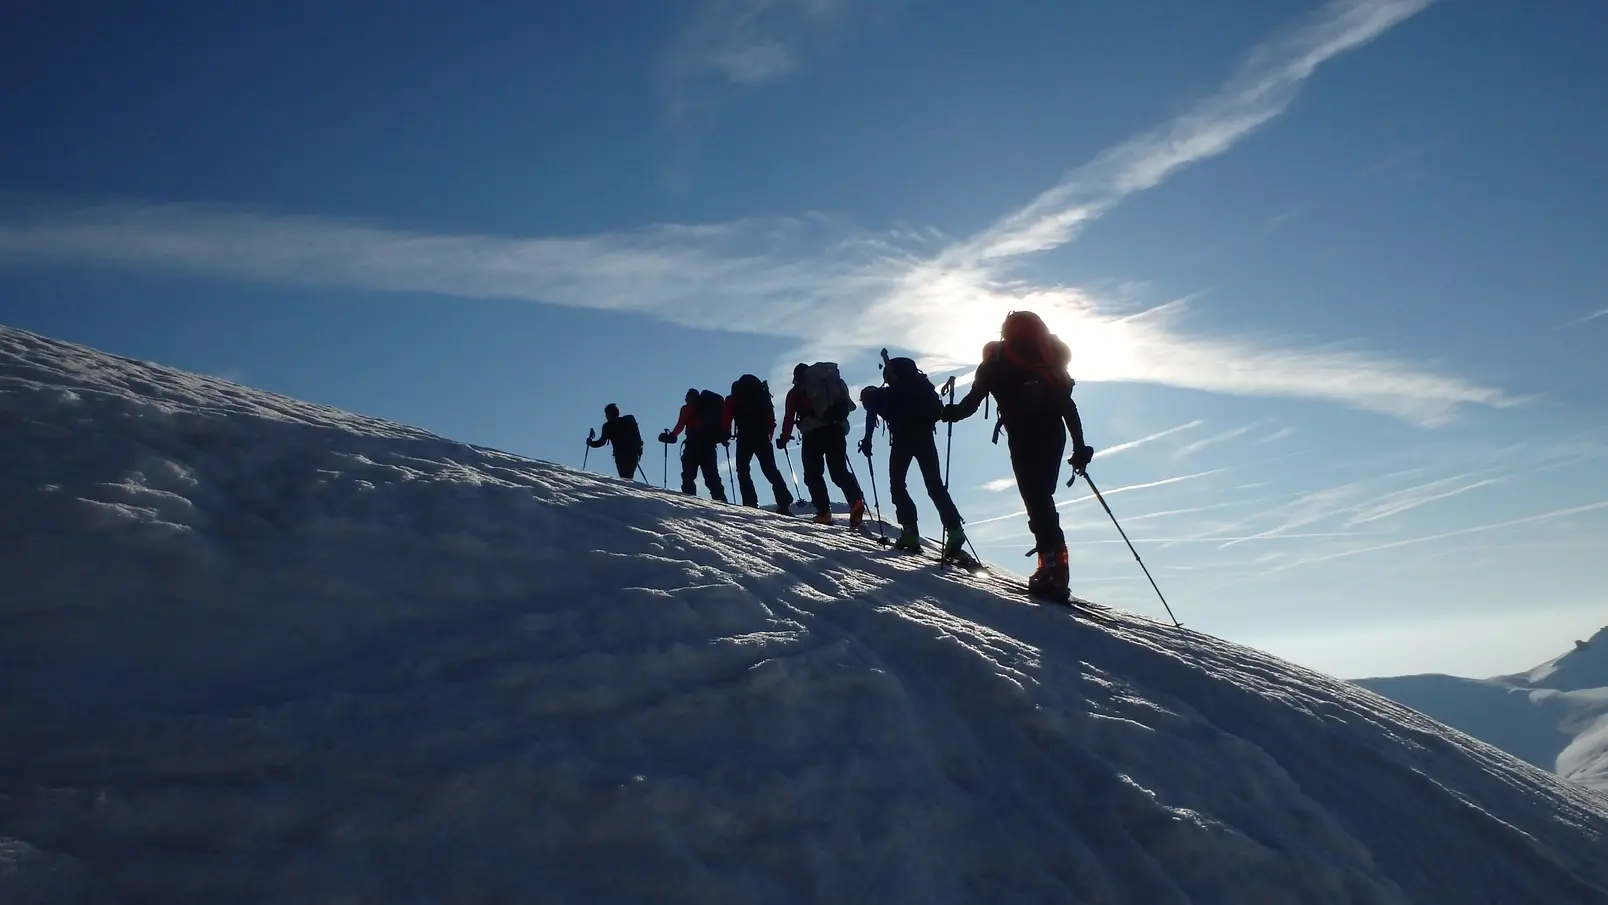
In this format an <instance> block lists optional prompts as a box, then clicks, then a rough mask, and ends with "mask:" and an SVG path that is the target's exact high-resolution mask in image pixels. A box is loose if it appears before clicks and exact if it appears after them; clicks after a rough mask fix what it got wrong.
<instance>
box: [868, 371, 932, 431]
mask: <svg viewBox="0 0 1608 905" xmlns="http://www.w3.org/2000/svg"><path fill="white" fill-rule="evenodd" d="M882 373H883V379H884V380H887V378H888V377H890V376H891V377H892V378H893V380H891V381H889V384H888V391H889V392H888V393H887V394H885V398H887V399H888V401H889V403H890V405H889V408H890V411H889V412H888V413H887V415H886V416H885V417H887V418H888V420H889V421H897V422H900V423H902V424H920V425H923V426H926V425H932V424H937V423H938V419H939V417H940V416H942V415H943V413H944V401H943V400H942V399H940V398H939V396H938V389H937V388H936V387H934V386H933V385H932V381H931V380H930V379H928V377H927V375H926V374H925V373H923V372H922V370H921V369H920V368H918V367H916V362H915V359H912V358H890V359H888V363H887V364H886V365H885V366H884V367H883V371H882Z"/></svg>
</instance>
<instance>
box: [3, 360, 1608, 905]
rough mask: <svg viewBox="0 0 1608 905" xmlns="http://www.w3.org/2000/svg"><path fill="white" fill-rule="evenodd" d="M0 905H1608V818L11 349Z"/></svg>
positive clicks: (850, 572) (1275, 679)
mask: <svg viewBox="0 0 1608 905" xmlns="http://www.w3.org/2000/svg"><path fill="white" fill-rule="evenodd" d="M0 436H3V437H4V442H3V443H0V576H4V577H3V588H4V594H3V597H0V902H4V903H8V905H10V903H30V905H31V903H51V905H56V903H97V905H98V903H136V902H165V903H183V902H229V903H276V905H277V903H298V905H300V903H354V902H374V903H388V905H402V903H442V902H452V903H460V902H461V903H507V902H543V903H583V902H586V903H591V902H688V903H753V902H774V903H827V902H831V903H840V902H876V903H911V905H915V903H921V905H934V903H961V902H967V903H970V902H997V903H1034V905H1041V903H1060V902H1065V903H1073V902H1076V903H1146V905H1184V903H1225V905H1226V903H1245V905H1252V903H1255V905H1280V903H1288V905H1325V903H1334V905H1339V903H1380V905H1384V903H1392V905H1395V903H1440V905H1455V903H1492V905H1496V903H1501V905H1510V903H1532V902H1533V903H1541V902H1545V903H1554V905H1566V903H1604V902H1608V806H1605V803H1604V799H1603V798H1601V797H1598V796H1597V795H1596V794H1595V793H1593V792H1591V791H1589V790H1586V789H1583V788H1581V787H1579V786H1577V785H1574V784H1571V783H1567V782H1565V781H1563V780H1561V779H1560V778H1558V777H1557V776H1555V775H1552V774H1550V773H1548V772H1546V771H1545V770H1542V769H1538V768H1536V767H1534V766H1531V765H1529V764H1525V763H1522V762H1521V761H1519V760H1517V759H1514V758H1512V757H1510V756H1508V755H1506V754H1504V753H1502V752H1499V751H1497V750H1496V749H1494V748H1492V747H1489V746H1487V745H1485V744H1483V743H1480V742H1476V741H1474V740H1472V739H1470V738H1468V737H1466V736H1464V735H1461V734H1459V733H1455V732H1452V731H1449V730H1447V729H1446V728H1445V727H1443V726H1441V725H1439V724H1437V723H1434V722H1432V721H1430V720H1428V719H1426V718H1424V717H1422V716H1420V715H1418V714H1417V713H1415V712H1413V711H1410V710H1408V709H1406V708H1405V707H1402V706H1400V705H1397V704H1393V703H1391V702H1388V701H1386V700H1384V699H1383V698H1380V697H1378V696H1376V695H1374V694H1372V693H1370V692H1368V691H1366V690H1363V689H1361V688H1359V687H1357V686H1355V685H1353V684H1350V683H1346V682H1341V681H1338V680H1336V679H1332V678H1329V677H1326V676H1322V675H1319V674H1315V673H1312V672H1309V671H1305V670H1301V669H1299V668H1296V667H1293V666H1291V665H1289V664H1286V663H1283V662H1281V661H1279V660H1276V659H1274V658H1272V657H1269V656H1267V655H1264V654H1261V653H1258V652H1256V651H1252V650H1248V649H1245V648H1242V647H1238V646H1235V645H1232V644H1228V643H1225V642H1222V641H1218V640H1215V639H1212V638H1209V637H1206V636H1202V635H1198V634H1194V633H1191V632H1188V631H1179V630H1175V629H1172V628H1170V627H1164V626H1162V625H1159V624H1157V623H1154V622H1151V621H1148V620H1146V619H1143V618H1140V617H1138V616H1129V615H1123V614H1118V615H1117V616H1116V617H1115V618H1114V619H1113V620H1112V623H1111V624H1109V625H1106V626H1095V625H1091V624H1090V623H1088V622H1082V621H1079V620H1076V619H1074V618H1073V617H1072V616H1071V615H1069V614H1068V613H1067V612H1066V611H1065V610H1061V609H1058V608H1052V607H1041V606H1037V605H1034V604H1031V603H1028V602H1026V601H1025V600H1024V599H1022V598H1018V597H1014V596H1010V595H1008V594H1003V593H1001V592H999V591H997V590H995V589H993V588H991V587H990V586H988V585H986V584H984V583H980V582H976V581H974V580H971V579H967V578H964V577H956V576H948V575H944V574H940V573H938V572H937V571H936V570H935V569H934V568H933V567H932V564H931V563H930V562H928V561H926V560H923V559H917V558H909V557H903V556H899V555H897V554H892V553H888V552H885V551H883V550H881V549H879V548H878V547H877V546H876V545H875V544H873V543H871V542H869V541H867V540H866V539H865V538H862V537H860V536H858V535H855V534H851V533H849V532H848V531H847V530H846V529H844V528H841V527H838V528H822V527H819V526H814V525H810V524H808V523H806V522H804V521H802V520H796V519H789V518H787V517H784V516H778V515H773V514H766V513H756V512H752V511H748V510H743V509H740V508H737V507H731V506H723V505H718V504H714V503H710V502H708V501H704V500H698V499H691V498H687V497H683V496H680V495H676V494H668V493H664V492H661V491H659V490H656V489H649V488H643V487H640V486H633V485H630V484H628V483H626V482H622V481H619V480H616V479H613V478H603V477H598V476H595V475H587V474H582V473H579V472H576V471H573V470H569V469H565V468H561V467H557V466H552V465H546V464H542V463H538V462H532V461H529V460H525V459H521V458H518V457H516V456H512V455H508V454H505V453H501V452H496V451H492V450H485V449H479V448H475V447H470V446H466V445H463V444H459V443H453V442H451V441H448V440H444V439H441V438H439V437H436V436H433V435H431V434H428V433H426V432H423V431H419V430H413V429H410V428H406V427H401V426H398V425H395V424H390V423H386V422H382V421H378V420H374V419H368V418H362V417H358V416H355V415H351V414H346V413H342V412H338V411H334V410H331V409H327V408H322V407H319V406H314V405H308V404H304V403H299V402H295V401H292V400H288V399H284V398H280V397H275V396H272V395H269V394H265V393H260V392H256V391H252V390H248V389H245V388H242V387H238V386H235V385H232V384H229V383H226V382H223V381H218V380H213V379H209V378H204V377H199V376H196V375H190V374H185V373H182V372H178V371H173V370H169V369H165V368H161V367H157V366H154V365H148V364H141V363H137V362H132V361H128V360H125V359H119V358H115V357H112V356H107V355H103V354H100V353H96V352H93V351H91V350H88V349H84V348H81V347H77V346H71V345H67V344H63V343H57V342H53V341H50V340H47V339H44V338H42V337H38V336H35V335H32V334H28V333H25V332H21V331H15V330H9V329H0Z"/></svg>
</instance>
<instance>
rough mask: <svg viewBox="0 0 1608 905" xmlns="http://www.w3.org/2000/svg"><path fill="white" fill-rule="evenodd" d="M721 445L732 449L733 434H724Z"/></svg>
mask: <svg viewBox="0 0 1608 905" xmlns="http://www.w3.org/2000/svg"><path fill="white" fill-rule="evenodd" d="M720 445H721V446H724V447H726V448H727V449H730V448H731V434H722V435H721V437H720Z"/></svg>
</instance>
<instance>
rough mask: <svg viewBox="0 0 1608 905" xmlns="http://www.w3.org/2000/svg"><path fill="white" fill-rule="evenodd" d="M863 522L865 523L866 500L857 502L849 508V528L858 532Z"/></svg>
mask: <svg viewBox="0 0 1608 905" xmlns="http://www.w3.org/2000/svg"><path fill="white" fill-rule="evenodd" d="M863 521H865V500H855V501H854V502H853V503H852V504H850V506H849V527H850V528H854V529H856V530H858V529H859V527H860V523H861V522H863Z"/></svg>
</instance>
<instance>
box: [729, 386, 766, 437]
mask: <svg viewBox="0 0 1608 905" xmlns="http://www.w3.org/2000/svg"><path fill="white" fill-rule="evenodd" d="M731 420H732V424H733V425H735V426H736V427H737V428H738V429H739V430H741V429H743V428H756V429H759V430H770V426H771V422H772V421H774V420H776V401H775V399H773V398H772V397H771V390H770V382H769V381H764V380H760V379H759V378H758V377H755V376H754V375H752V374H744V375H743V376H741V377H739V378H737V382H736V383H733V384H732V385H731Z"/></svg>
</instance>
